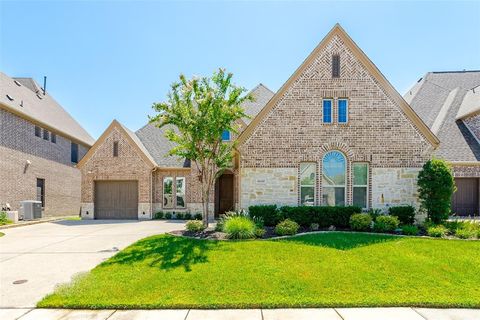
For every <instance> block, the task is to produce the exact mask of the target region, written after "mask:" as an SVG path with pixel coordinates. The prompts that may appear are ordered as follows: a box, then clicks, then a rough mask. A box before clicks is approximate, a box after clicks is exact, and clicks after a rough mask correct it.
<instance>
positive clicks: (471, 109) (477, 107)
mask: <svg viewBox="0 0 480 320" xmlns="http://www.w3.org/2000/svg"><path fill="white" fill-rule="evenodd" d="M478 113H480V85H479V86H476V87H475V88H472V89H470V90H468V91H467V93H466V94H465V97H464V98H463V101H462V104H461V105H460V108H459V109H458V113H457V116H456V119H457V120H459V119H465V118H468V117H470V116H473V115H475V114H478Z"/></svg>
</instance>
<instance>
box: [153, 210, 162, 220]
mask: <svg viewBox="0 0 480 320" xmlns="http://www.w3.org/2000/svg"><path fill="white" fill-rule="evenodd" d="M153 219H156V220H158V219H163V211H158V212H155V214H154V215H153Z"/></svg>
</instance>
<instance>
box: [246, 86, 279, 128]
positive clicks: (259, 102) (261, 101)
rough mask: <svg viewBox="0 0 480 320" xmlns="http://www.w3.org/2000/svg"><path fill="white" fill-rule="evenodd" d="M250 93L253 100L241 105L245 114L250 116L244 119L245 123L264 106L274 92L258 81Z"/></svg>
mask: <svg viewBox="0 0 480 320" xmlns="http://www.w3.org/2000/svg"><path fill="white" fill-rule="evenodd" d="M249 94H250V95H252V96H253V99H254V100H253V101H247V102H245V103H244V104H243V105H242V107H243V108H244V109H245V114H246V115H247V116H249V117H250V118H246V119H244V121H245V124H249V123H250V122H251V121H252V119H253V118H255V116H256V115H257V114H258V113H259V112H260V110H262V109H263V107H265V105H266V104H267V103H268V101H270V99H271V98H272V97H273V96H274V94H275V93H274V92H273V91H272V90H270V89H268V88H267V87H266V86H265V85H264V84H262V83H260V84H258V85H257V86H256V87H255V88H253V89H252V90H250V92H249Z"/></svg>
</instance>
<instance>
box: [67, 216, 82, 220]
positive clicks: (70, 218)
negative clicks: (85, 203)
mask: <svg viewBox="0 0 480 320" xmlns="http://www.w3.org/2000/svg"><path fill="white" fill-rule="evenodd" d="M63 220H67V221H79V220H82V218H81V217H79V216H72V217H66V218H65V219H63Z"/></svg>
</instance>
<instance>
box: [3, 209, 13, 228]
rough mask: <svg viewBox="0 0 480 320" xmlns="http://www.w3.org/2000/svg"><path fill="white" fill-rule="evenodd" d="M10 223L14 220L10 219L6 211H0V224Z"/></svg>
mask: <svg viewBox="0 0 480 320" xmlns="http://www.w3.org/2000/svg"><path fill="white" fill-rule="evenodd" d="M10 223H13V222H12V220H10V219H8V216H7V213H6V212H5V211H0V226H3V225H5V224H10Z"/></svg>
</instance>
